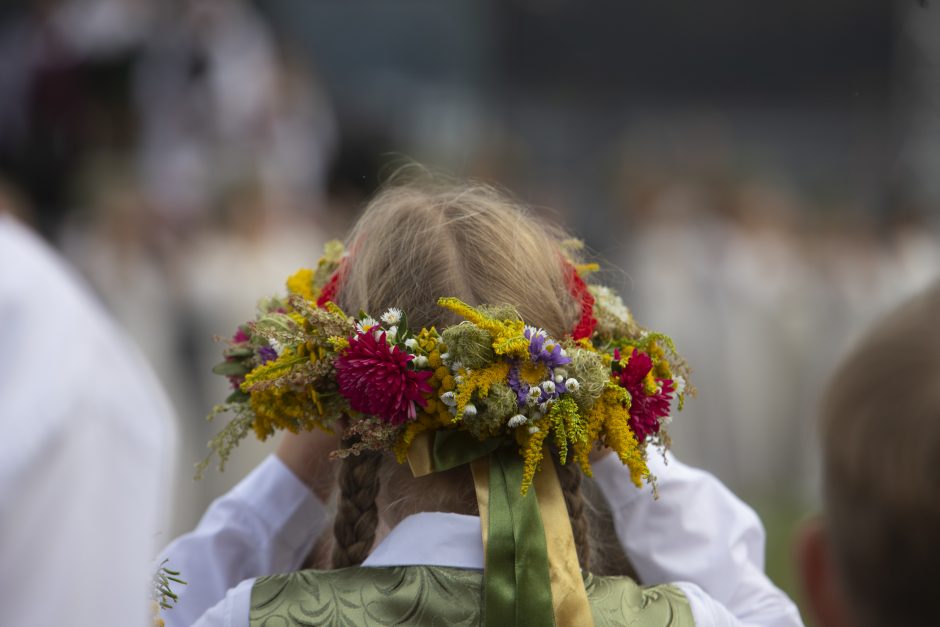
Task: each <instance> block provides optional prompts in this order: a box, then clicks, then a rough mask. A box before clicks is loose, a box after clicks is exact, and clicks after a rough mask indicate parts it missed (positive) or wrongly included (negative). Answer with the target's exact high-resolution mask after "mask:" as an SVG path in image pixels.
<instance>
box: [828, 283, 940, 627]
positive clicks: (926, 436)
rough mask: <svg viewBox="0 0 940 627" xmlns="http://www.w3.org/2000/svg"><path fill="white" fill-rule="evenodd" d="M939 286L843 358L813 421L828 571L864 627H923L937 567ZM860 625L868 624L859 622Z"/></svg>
mask: <svg viewBox="0 0 940 627" xmlns="http://www.w3.org/2000/svg"><path fill="white" fill-rule="evenodd" d="M938 325H940V284H937V285H935V286H934V287H933V288H932V289H931V290H929V291H928V292H926V293H924V294H922V295H921V296H919V297H918V298H916V299H914V300H913V301H911V302H909V303H908V304H906V305H905V306H903V307H902V308H900V309H899V310H897V311H896V312H894V313H893V314H891V315H890V316H889V317H888V318H886V319H885V320H883V321H882V322H881V323H880V324H878V326H877V327H876V328H875V329H874V331H873V332H872V333H871V334H870V335H868V336H867V337H866V338H865V339H864V340H863V341H862V342H861V344H860V345H859V346H858V347H857V348H856V349H855V350H854V351H853V353H852V354H851V355H850V356H849V358H848V359H846V360H845V362H844V363H843V365H842V366H841V368H840V369H839V370H838V372H837V374H836V375H835V377H834V378H833V381H832V383H831V384H830V387H829V390H828V393H827V397H826V400H825V403H824V405H823V413H822V421H821V428H822V434H821V435H822V445H823V460H824V490H825V513H826V520H827V526H828V529H829V531H830V533H829V536H830V538H831V540H832V543H833V549H834V555H835V559H836V563H837V564H838V567H839V573H840V576H841V578H842V581H843V582H844V583H845V588H846V590H847V591H848V593H849V595H850V597H851V600H852V601H853V602H854V603H855V604H856V606H857V607H858V608H859V609H860V611H859V612H858V615H859V616H860V617H865V620H866V621H869V622H870V624H873V625H875V624H884V625H887V624H899V625H900V624H903V625H912V626H916V625H928V624H930V625H932V624H935V622H936V610H935V609H934V608H933V607H932V606H931V604H930V603H929V602H925V601H926V600H927V599H930V598H932V595H933V593H934V590H933V588H934V587H935V583H936V581H937V576H936V574H935V573H936V570H937V568H938V567H940V531H938V530H940V327H938ZM866 624H868V623H866Z"/></svg>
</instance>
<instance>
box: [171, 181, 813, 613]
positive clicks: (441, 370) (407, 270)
mask: <svg viewBox="0 0 940 627" xmlns="http://www.w3.org/2000/svg"><path fill="white" fill-rule="evenodd" d="M348 250H349V252H348V253H344V252H343V249H342V247H341V246H339V245H334V246H333V247H330V248H328V250H327V254H326V256H325V257H324V259H323V260H321V262H320V264H319V265H318V266H317V268H316V269H312V270H307V271H301V272H298V273H297V274H295V275H294V276H293V277H291V278H290V279H289V280H288V285H287V288H288V293H289V295H288V297H287V298H286V299H280V300H278V299H276V300H272V301H269V302H266V303H263V304H262V306H261V312H260V314H259V316H258V318H257V319H256V320H255V321H253V322H252V323H250V324H248V325H246V326H245V327H243V328H242V329H241V330H240V332H239V335H238V336H237V337H235V338H233V341H232V344H231V346H230V347H229V349H227V351H226V361H225V362H224V363H223V364H221V365H220V367H219V368H218V370H217V371H218V372H220V373H222V374H225V375H227V376H229V377H230V378H231V379H232V381H233V385H234V387H235V391H234V392H233V394H232V396H231V397H230V399H229V401H228V403H227V404H225V405H222V406H220V408H219V409H220V410H229V411H232V412H233V413H234V414H235V418H234V419H233V420H232V421H231V422H230V423H229V424H228V426H226V427H225V428H224V429H223V431H222V433H221V434H220V436H219V437H218V438H217V439H216V440H215V441H214V445H215V448H216V450H217V451H218V452H219V454H220V457H221V460H222V461H224V459H225V458H226V457H227V455H228V453H229V449H230V448H231V446H232V445H233V443H234V442H236V441H237V440H238V439H239V438H241V437H243V436H244V435H245V434H247V433H249V432H251V431H254V432H255V433H256V434H257V435H258V436H260V437H262V438H264V437H267V436H268V435H270V434H272V433H273V432H274V431H275V430H278V429H286V430H289V431H291V432H292V433H290V434H288V435H287V436H286V437H285V438H284V439H283V440H282V442H281V445H280V446H279V448H278V451H277V455H275V456H272V457H270V458H268V459H267V460H266V461H265V462H263V463H262V464H261V465H260V466H259V467H258V468H256V469H255V470H254V471H253V472H252V473H251V474H250V475H249V476H248V477H246V478H245V479H244V480H243V481H242V482H241V483H240V484H239V485H238V486H236V487H235V488H234V489H233V490H232V491H231V492H230V493H228V494H227V495H225V496H223V497H221V498H220V499H219V500H217V501H216V502H215V503H213V505H212V506H211V507H210V508H209V510H208V511H207V513H206V514H205V516H204V517H203V519H202V521H201V522H200V524H199V526H198V527H197V528H196V530H194V531H193V532H191V533H189V534H186V535H184V536H182V537H181V538H179V539H177V540H176V541H175V542H174V543H172V544H171V545H170V546H169V547H168V548H167V549H166V551H165V552H164V557H166V558H169V560H170V562H171V563H172V564H173V566H174V568H176V569H177V570H179V571H181V572H182V573H183V576H184V577H185V578H186V579H187V581H188V582H189V585H188V586H186V587H185V589H183V590H182V591H181V592H180V598H179V602H178V604H177V606H176V607H175V608H174V609H173V610H172V611H170V612H169V613H168V614H167V617H166V618H167V624H168V625H190V624H196V625H200V626H201V627H209V626H211V625H226V626H235V625H241V626H246V627H247V626H251V627H256V626H259V627H260V626H272V625H278V626H281V625H332V624H341V625H360V624H361V625H392V624H400V625H432V624H433V625H438V624H448V623H454V624H461V625H464V624H465V625H476V624H486V625H551V624H555V625H591V624H596V625H627V624H629V625H640V626H645V625H650V626H652V625H657V626H658V625H761V626H764V627H791V626H798V625H801V621H800V618H799V614H798V612H797V610H796V608H795V606H794V605H793V604H792V602H791V601H790V600H789V599H788V598H787V597H786V596H785V595H784V594H783V593H782V592H781V591H780V590H778V589H777V588H775V587H774V586H773V584H772V583H771V582H770V581H769V580H768V579H767V577H766V576H765V575H764V573H763V539H764V538H763V530H762V528H761V525H760V522H759V520H758V519H757V517H756V516H755V514H754V513H753V512H752V511H751V510H750V509H749V508H748V507H747V506H745V505H744V504H743V503H741V502H740V501H739V500H737V499H736V498H735V497H734V496H733V495H732V494H730V493H729V492H728V491H727V490H726V489H725V488H724V487H723V486H722V485H721V484H720V483H719V482H718V481H717V480H715V479H714V478H713V477H711V476H710V475H708V474H706V473H703V472H701V471H699V470H696V469H693V468H690V467H688V466H685V465H683V464H681V463H680V462H679V461H677V460H676V459H675V458H674V457H672V456H671V454H669V453H667V452H665V445H666V444H667V443H668V438H667V437H666V436H665V432H664V425H665V424H666V423H668V421H669V414H670V413H671V412H672V411H673V409H674V408H675V405H677V404H678V405H679V406H680V407H681V404H682V401H683V400H684V396H685V392H686V388H687V387H688V386H687V384H686V376H685V367H684V364H683V363H682V362H681V360H680V359H679V358H678V356H677V355H676V353H675V350H674V348H673V346H672V344H671V342H670V341H669V339H668V338H667V337H666V336H664V335H662V334H658V333H652V332H648V331H646V330H644V329H642V328H641V327H639V325H637V324H636V322H635V321H634V320H633V319H632V317H631V316H630V313H629V311H628V310H627V309H626V308H625V307H624V306H623V303H622V302H621V301H620V299H619V298H618V297H616V296H615V295H614V294H613V293H612V292H610V291H609V290H607V289H606V288H604V287H602V286H598V285H591V284H589V283H588V282H587V281H585V279H584V276H585V275H586V274H587V273H588V272H589V271H590V270H592V267H591V266H587V265H579V264H578V260H577V250H576V247H574V246H572V245H571V244H570V242H568V241H566V240H565V239H564V237H563V235H562V234H561V233H560V232H558V231H556V230H554V229H552V228H551V227H548V226H546V225H545V224H544V223H543V222H542V221H541V220H539V219H536V218H534V217H532V216H530V215H529V214H527V213H526V212H525V211H524V210H523V209H522V208H520V207H518V206H517V205H516V204H514V203H513V202H512V201H510V200H509V199H507V198H506V197H505V196H503V195H501V194H499V193H497V192H496V191H494V190H492V189H490V188H486V187H482V186H473V185H471V186H451V185H446V184H445V185H436V184H431V185H425V186H419V185H414V184H404V185H397V186H393V187H390V188H388V189H386V190H385V191H384V192H382V193H380V194H379V195H378V196H377V197H376V198H375V199H373V200H372V202H371V203H370V205H369V206H368V208H367V209H366V211H365V213H364V214H363V216H362V217H361V218H360V220H359V222H358V224H357V225H356V227H355V229H354V230H353V232H352V233H351V235H350V236H349V240H348ZM350 312H360V313H359V315H358V316H357V317H355V318H353V317H349V316H348V315H347V314H348V313H350ZM368 314H372V315H373V316H375V317H370V316H369V315H368ZM318 428H319V429H326V430H329V431H332V432H333V433H342V441H340V439H339V436H338V435H334V436H330V435H327V434H325V433H323V432H322V431H321V432H318V431H317V429H318ZM332 459H341V461H339V462H333V461H331V460H332ZM334 464H338V466H339V469H338V473H336V476H334V472H333V466H334ZM585 474H588V475H591V476H593V481H586V480H584V479H583V477H584V475H585ZM588 486H590V487H591V490H590V492H591V493H592V494H594V495H595V497H596V498H597V499H600V501H599V504H600V505H601V507H594V505H593V504H592V502H591V501H589V500H588V499H587V498H586V497H585V492H587V491H588V490H587V488H588ZM582 488H584V489H582ZM334 489H335V490H334ZM334 491H336V492H337V495H336V499H337V500H336V513H335V516H334V517H333V527H332V534H331V535H330V541H329V542H328V543H327V544H329V545H331V549H330V556H329V558H328V559H325V557H324V556H325V553H324V552H323V551H320V550H315V546H314V545H315V541H316V539H317V537H318V536H319V535H320V533H321V531H322V530H323V529H325V527H326V525H327V523H328V521H329V520H330V518H331V515H330V513H329V512H328V509H327V506H326V503H327V502H328V501H329V500H330V498H331V494H332V493H333V492H334ZM602 510H609V514H610V515H609V517H607V518H606V519H605V518H604V517H603V516H601V515H599V514H598V513H599V512H601V511H602ZM605 532H606V533H607V535H608V536H612V537H615V538H616V546H615V547H613V549H615V550H611V548H610V547H608V548H606V549H604V550H598V549H599V548H600V545H599V544H598V543H597V541H598V539H599V538H601V537H603V536H604V534H605ZM326 535H327V534H324V536H326ZM321 544H323V543H319V544H318V545H317V546H318V547H320V545H321ZM621 551H622V553H623V554H624V555H625V557H626V559H620V560H619V562H618V561H617V560H613V559H611V556H612V555H613V554H614V553H620V552H621ZM318 556H319V557H318ZM311 563H313V564H316V565H319V566H323V567H325V568H324V569H320V570H314V569H303V570H301V569H302V568H303V567H304V566H305V565H307V564H311Z"/></svg>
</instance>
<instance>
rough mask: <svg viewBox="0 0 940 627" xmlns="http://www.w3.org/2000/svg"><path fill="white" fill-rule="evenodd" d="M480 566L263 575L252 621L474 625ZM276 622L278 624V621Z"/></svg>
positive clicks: (254, 591) (256, 589)
mask: <svg viewBox="0 0 940 627" xmlns="http://www.w3.org/2000/svg"><path fill="white" fill-rule="evenodd" d="M482 577H483V574H482V572H481V571H476V570H466V569H460V568H446V567H439V566H395V567H388V568H375V567H352V568H341V569H337V570H303V571H298V572H295V573H289V574H284V575H273V576H270V577H262V578H260V579H257V580H256V581H255V585H254V587H253V589H252V592H251V613H250V615H251V624H252V625H263V624H266V621H268V620H270V619H272V618H274V617H277V618H278V619H279V620H281V621H282V622H284V623H285V624H288V625H290V624H298V625H299V624H309V623H307V622H303V621H304V620H307V621H311V620H312V621H313V622H314V623H315V624H355V625H359V624H380V625H398V624H409V625H425V624H435V625H437V624H455V625H476V624H478V622H479V618H480V608H481V604H482V597H481V588H480V585H481V581H482ZM278 624H280V623H278Z"/></svg>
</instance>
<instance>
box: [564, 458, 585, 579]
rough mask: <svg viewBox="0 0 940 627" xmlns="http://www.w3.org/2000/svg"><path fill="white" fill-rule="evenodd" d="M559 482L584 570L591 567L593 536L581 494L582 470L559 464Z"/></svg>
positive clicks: (571, 465)
mask: <svg viewBox="0 0 940 627" xmlns="http://www.w3.org/2000/svg"><path fill="white" fill-rule="evenodd" d="M557 469H558V482H559V483H560V484H561V491H562V493H563V494H564V495H565V506H566V507H567V508H568V517H569V518H570V519H571V532H572V534H573V535H574V544H575V548H576V549H577V551H578V562H580V564H581V569H582V570H590V567H591V534H590V529H589V528H588V517H587V515H586V514H585V511H584V495H583V494H582V493H581V469H580V468H578V467H577V466H576V465H574V464H557Z"/></svg>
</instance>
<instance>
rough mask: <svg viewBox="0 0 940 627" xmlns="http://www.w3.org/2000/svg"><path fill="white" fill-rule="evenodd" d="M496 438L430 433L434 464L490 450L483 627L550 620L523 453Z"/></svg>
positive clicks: (538, 520)
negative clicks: (522, 491)
mask: <svg viewBox="0 0 940 627" xmlns="http://www.w3.org/2000/svg"><path fill="white" fill-rule="evenodd" d="M501 444H502V443H501V442H500V441H499V440H486V441H483V442H481V441H479V440H477V439H476V438H474V437H472V436H471V435H469V434H467V433H464V432H461V431H439V432H437V433H435V434H434V449H433V456H432V461H433V463H434V469H435V470H447V469H449V468H455V467H457V466H461V465H463V464H467V463H470V462H471V461H473V460H475V459H478V458H480V457H483V456H484V455H489V456H490V477H489V481H490V485H489V512H488V518H489V521H488V523H487V546H486V562H485V563H486V567H485V570H484V574H483V587H484V594H483V599H484V602H483V607H484V610H483V618H484V625H486V627H501V626H502V625H512V624H514V622H513V621H516V623H515V624H520V623H519V621H520V620H521V619H522V618H525V619H527V620H529V621H531V622H530V624H533V625H554V624H555V620H554V611H553V608H552V590H551V579H550V577H549V570H548V549H547V548H546V545H545V529H544V528H543V527H542V517H541V515H540V514H539V505H538V501H537V500H536V496H535V490H534V489H532V490H529V491H528V493H527V494H526V495H525V496H522V495H521V494H520V491H519V487H520V486H521V485H522V459H520V457H519V455H518V454H517V453H516V451H515V450H514V449H513V448H512V447H511V446H501Z"/></svg>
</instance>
